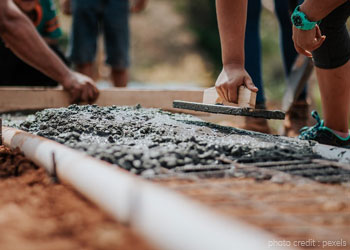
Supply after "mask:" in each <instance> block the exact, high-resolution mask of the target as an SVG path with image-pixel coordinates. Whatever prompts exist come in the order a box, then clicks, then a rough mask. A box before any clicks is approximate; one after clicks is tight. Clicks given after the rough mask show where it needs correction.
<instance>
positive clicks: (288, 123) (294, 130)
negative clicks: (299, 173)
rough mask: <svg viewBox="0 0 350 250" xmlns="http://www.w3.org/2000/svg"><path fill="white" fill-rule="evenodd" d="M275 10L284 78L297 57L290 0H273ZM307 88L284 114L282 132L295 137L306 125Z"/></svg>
mask: <svg viewBox="0 0 350 250" xmlns="http://www.w3.org/2000/svg"><path fill="white" fill-rule="evenodd" d="M275 11H276V15H277V18H278V22H279V27H280V44H281V52H282V58H283V66H284V72H285V76H286V78H287V77H288V76H289V74H290V72H291V70H292V67H293V64H294V62H295V61H296V59H297V57H298V53H297V51H296V50H295V48H294V43H293V40H292V35H293V31H292V23H291V20H290V1H289V0H275ZM306 98H307V89H306V87H305V88H304V90H303V92H302V93H301V94H300V96H299V97H298V101H297V102H295V103H294V104H293V105H292V107H291V109H290V110H289V111H288V112H287V114H286V119H285V121H284V124H283V125H284V128H283V134H284V135H286V136H290V137H295V136H297V135H298V134H299V130H300V129H301V128H302V127H304V126H306V125H307V122H308V115H309V105H308V103H307V101H306Z"/></svg>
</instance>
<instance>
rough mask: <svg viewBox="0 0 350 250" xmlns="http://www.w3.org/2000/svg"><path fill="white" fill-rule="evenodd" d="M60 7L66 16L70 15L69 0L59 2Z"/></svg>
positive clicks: (70, 4)
mask: <svg viewBox="0 0 350 250" xmlns="http://www.w3.org/2000/svg"><path fill="white" fill-rule="evenodd" d="M60 5H61V8H62V11H63V13H64V14H66V15H71V14H72V3H71V0H60Z"/></svg>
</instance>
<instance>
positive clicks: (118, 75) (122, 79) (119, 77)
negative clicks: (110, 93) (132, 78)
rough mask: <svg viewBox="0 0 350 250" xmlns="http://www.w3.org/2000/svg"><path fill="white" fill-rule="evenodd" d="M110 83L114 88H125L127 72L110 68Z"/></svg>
mask: <svg viewBox="0 0 350 250" xmlns="http://www.w3.org/2000/svg"><path fill="white" fill-rule="evenodd" d="M112 81H113V84H114V86H115V87H126V86H127V85H128V81H129V72H128V70H127V69H118V68H112Z"/></svg>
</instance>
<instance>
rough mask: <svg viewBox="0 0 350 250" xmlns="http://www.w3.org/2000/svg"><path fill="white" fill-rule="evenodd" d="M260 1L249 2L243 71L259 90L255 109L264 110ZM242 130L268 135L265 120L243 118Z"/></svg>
mask: <svg viewBox="0 0 350 250" xmlns="http://www.w3.org/2000/svg"><path fill="white" fill-rule="evenodd" d="M260 14H261V0H249V1H248V12H247V24H246V25H247V26H246V31H245V41H244V50H245V69H246V70H247V72H248V73H249V75H250V77H251V78H252V80H253V82H254V84H255V86H256V87H257V88H258V89H259V91H258V94H257V97H256V108H257V109H265V108H266V104H265V93H264V85H263V79H262V65H261V63H262V59H261V39H260ZM241 128H242V129H247V130H252V131H257V132H262V133H270V132H271V131H270V128H269V126H268V123H267V121H266V119H262V118H254V117H245V118H244V124H243V126H241Z"/></svg>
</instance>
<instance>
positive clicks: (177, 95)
mask: <svg viewBox="0 0 350 250" xmlns="http://www.w3.org/2000/svg"><path fill="white" fill-rule="evenodd" d="M202 97H203V90H145V89H127V88H125V89H124V88H120V89H118V88H113V89H106V90H101V92H100V96H99V98H98V100H97V101H96V104H97V105H100V106H110V105H128V106H129V105H130V106H132V105H136V104H141V105H142V106H143V107H146V108H162V109H165V110H173V108H172V102H173V101H174V100H176V99H181V100H187V101H194V102H201V101H202ZM69 104H70V103H69V95H68V94H67V92H65V91H64V90H62V89H58V88H56V89H47V88H46V89H45V88H2V89H0V112H10V111H19V110H37V109H44V108H58V107H67V106H68V105H69Z"/></svg>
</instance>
